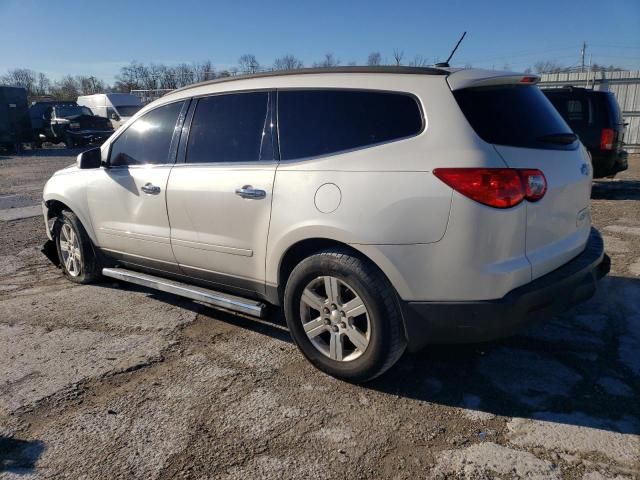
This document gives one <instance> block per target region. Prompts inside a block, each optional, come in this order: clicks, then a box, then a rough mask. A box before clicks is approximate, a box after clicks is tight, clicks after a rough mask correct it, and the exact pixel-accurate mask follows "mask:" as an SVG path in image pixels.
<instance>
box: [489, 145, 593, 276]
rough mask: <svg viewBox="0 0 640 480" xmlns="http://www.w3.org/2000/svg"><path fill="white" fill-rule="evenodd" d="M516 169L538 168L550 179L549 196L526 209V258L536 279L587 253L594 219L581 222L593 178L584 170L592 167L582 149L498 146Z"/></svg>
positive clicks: (588, 202) (527, 204)
mask: <svg viewBox="0 0 640 480" xmlns="http://www.w3.org/2000/svg"><path fill="white" fill-rule="evenodd" d="M496 150H497V151H498V153H499V154H500V156H502V158H504V160H505V162H506V163H507V164H508V165H509V166H510V167H513V168H537V169H540V170H542V172H543V173H544V176H545V177H546V179H547V193H546V194H545V196H544V197H543V198H542V199H541V200H540V201H538V202H535V203H534V202H526V203H525V205H526V206H527V247H526V252H527V257H528V258H529V260H530V261H531V266H532V274H533V279H536V278H538V277H541V276H542V275H544V274H546V273H549V272H551V271H552V270H555V269H556V268H558V267H559V266H561V265H563V264H565V263H566V262H568V261H569V260H571V259H572V258H573V257H575V256H577V255H578V254H579V253H580V252H582V251H583V250H584V247H585V245H586V243H587V239H588V238H589V232H590V230H591V219H590V218H587V219H583V220H579V218H578V217H579V214H580V213H581V212H583V210H585V209H588V208H589V205H590V198H591V180H592V178H591V174H589V175H585V174H584V173H583V172H582V171H581V167H582V166H583V165H585V164H589V158H588V156H587V154H586V152H585V150H584V148H583V147H582V146H580V147H579V148H578V149H576V150H568V151H567V150H537V149H532V148H518V147H505V146H496Z"/></svg>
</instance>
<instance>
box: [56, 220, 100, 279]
mask: <svg viewBox="0 0 640 480" xmlns="http://www.w3.org/2000/svg"><path fill="white" fill-rule="evenodd" d="M53 236H54V239H55V242H56V249H57V251H58V258H59V259H60V266H61V268H62V272H63V273H64V276H65V277H67V278H68V279H69V280H71V281H72V282H75V283H83V284H84V283H91V282H93V281H95V280H97V279H98V278H100V275H101V274H100V272H101V268H100V261H99V258H98V256H97V254H96V250H95V248H94V246H93V242H92V241H91V239H90V238H89V235H88V234H87V231H86V230H85V229H84V227H83V226H82V223H80V220H78V217H77V216H76V214H75V213H73V212H71V211H70V210H64V211H63V212H62V213H61V214H60V215H59V216H58V218H57V219H56V221H55V223H54V225H53Z"/></svg>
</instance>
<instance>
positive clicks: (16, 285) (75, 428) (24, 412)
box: [0, 149, 640, 480]
mask: <svg viewBox="0 0 640 480" xmlns="http://www.w3.org/2000/svg"><path fill="white" fill-rule="evenodd" d="M77 153H78V152H70V151H67V150H62V149H59V150H43V151H41V152H31V153H29V152H27V153H26V154H25V155H24V156H21V157H7V156H4V157H2V156H0V218H5V220H0V240H1V241H0V478H1V479H18V478H20V479H23V478H25V479H28V478H56V479H58V478H73V479H81V478H87V479H102V478H104V479H116V478H145V479H147V478H148V479H151V478H153V479H168V478H222V479H252V478H274V479H279V480H282V479H286V478H319V479H322V478H393V479H395V478H397V479H403V478H411V479H415V478H496V477H498V478H514V477H529V478H569V479H585V480H596V479H601V478H620V479H624V478H640V401H639V398H640V156H632V157H631V158H630V170H629V171H628V172H625V173H624V174H621V175H619V176H618V177H617V178H616V179H615V180H613V181H611V180H603V181H597V182H595V184H594V189H593V221H594V224H595V225H596V226H597V227H598V228H599V229H600V230H601V232H602V233H603V235H604V236H605V243H606V249H607V252H608V253H609V255H610V256H611V258H612V271H611V274H610V275H609V276H608V277H607V278H606V279H605V280H603V281H602V283H601V288H600V290H599V293H598V294H597V295H596V296H595V297H594V298H593V299H592V300H590V301H589V302H588V303H586V304H583V305H581V306H579V307H577V308H575V309H573V310H571V311H569V312H567V313H566V314H563V315H560V316H557V317H555V318H549V319H548V321H546V322H545V323H542V324H538V325H536V326H534V327H532V328H531V329H530V330H529V331H527V332H525V333H524V334H521V335H519V336H517V337H513V338H510V339H508V340H504V341H500V342H495V343H491V344H481V345H467V346H456V347H451V346H449V347H434V348H430V349H428V350H427V351H425V352H422V353H420V354H418V355H405V356H404V357H403V358H402V359H401V361H400V362H399V363H398V364H397V365H396V366H395V367H394V368H393V369H392V370H391V371H389V372H388V373H387V374H386V375H384V376H383V377H382V378H380V379H378V380H376V381H374V382H373V383H370V384H367V385H366V386H354V385H350V384H347V383H343V382H340V381H338V380H335V379H333V378H330V377H328V376H325V375H323V374H321V373H320V372H318V371H317V370H315V369H314V368H313V367H312V366H311V365H310V364H309V363H308V362H307V361H305V360H304V359H303V357H302V355H300V354H299V353H298V352H297V350H296V348H295V346H294V345H293V344H292V343H291V341H290V340H289V336H288V333H287V331H286V328H285V327H284V326H283V323H282V320H281V318H280V316H279V314H278V313H277V312H274V314H273V315H272V318H270V319H269V320H268V321H256V320H251V319H248V318H244V317H242V316H238V315H232V314H227V313H223V312H220V311H218V310H215V309H213V308H210V307H207V306H206V305H202V304H198V303H195V302H191V301H188V300H183V299H180V298H178V297H174V296H170V295H165V294H160V293H156V292H153V291H150V290H145V289H142V288H135V287H127V286H124V285H118V284H116V283H102V284H97V285H91V286H78V285H74V284H71V283H70V282H67V281H65V280H64V279H63V278H62V276H61V274H60V272H59V270H57V269H56V268H55V267H53V266H52V265H51V264H49V263H48V261H47V260H46V258H45V257H44V256H43V255H42V254H41V253H40V252H39V249H40V247H41V246H42V244H43V243H44V241H45V233H44V227H43V221H42V218H41V217H40V216H29V215H33V213H32V211H31V210H29V208H31V209H33V208H34V205H35V206H36V207H37V205H38V204H39V202H40V192H41V190H42V186H43V184H44V182H45V180H46V178H47V177H48V176H49V175H50V174H51V172H53V171H54V170H56V169H58V168H61V167H64V166H66V165H68V164H70V163H72V162H73V160H74V158H73V155H74V154H77ZM16 209H23V210H16ZM15 212H23V213H20V214H19V215H15ZM3 214H4V217H3ZM16 216H17V217H20V216H26V218H21V219H14V220H11V218H14V217H16Z"/></svg>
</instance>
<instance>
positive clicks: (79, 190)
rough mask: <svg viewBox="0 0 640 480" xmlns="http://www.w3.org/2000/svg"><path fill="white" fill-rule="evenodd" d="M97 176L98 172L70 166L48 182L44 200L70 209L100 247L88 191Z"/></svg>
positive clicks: (55, 174) (43, 193)
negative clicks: (90, 210) (89, 185)
mask: <svg viewBox="0 0 640 480" xmlns="http://www.w3.org/2000/svg"><path fill="white" fill-rule="evenodd" d="M97 174H98V170H80V169H78V167H77V166H76V165H75V164H74V165H70V166H69V167H67V168H64V169H62V170H59V171H57V172H56V173H54V174H53V176H52V177H51V178H50V179H49V180H48V181H47V183H46V184H45V186H44V190H43V192H42V198H43V199H44V200H45V201H50V200H57V201H59V202H62V203H63V204H65V205H66V206H67V207H69V209H70V210H71V211H73V213H75V214H76V215H77V217H78V218H79V219H80V222H81V223H82V225H83V226H84V228H85V230H86V231H87V234H88V235H89V237H90V238H91V240H92V241H93V242H94V243H95V244H96V245H99V243H98V238H97V236H96V234H95V231H94V228H93V223H92V222H91V214H90V212H89V205H88V203H87V189H86V187H87V183H88V182H89V181H90V180H91V178H92V177H93V176H95V175H97ZM45 219H46V217H45Z"/></svg>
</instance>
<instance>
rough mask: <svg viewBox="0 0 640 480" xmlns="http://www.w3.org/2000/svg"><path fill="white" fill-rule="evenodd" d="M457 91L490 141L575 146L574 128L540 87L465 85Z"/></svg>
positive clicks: (529, 145) (544, 146) (474, 123)
mask: <svg viewBox="0 0 640 480" xmlns="http://www.w3.org/2000/svg"><path fill="white" fill-rule="evenodd" d="M453 95H454V97H455V99H456V101H457V102H458V105H459V106H460V109H461V110H462V112H463V113H464V115H465V117H466V118H467V120H468V121H469V123H470V124H471V126H472V127H473V129H474V130H475V132H476V133H477V134H478V136H480V138H482V139H483V140H484V141H486V142H488V143H493V144H496V145H507V146H513V147H525V148H542V149H554V150H557V149H561V150H566V149H573V148H576V146H577V142H575V141H573V142H567V141H565V139H566V138H571V136H572V134H573V132H572V131H571V129H570V128H569V126H568V125H567V123H566V122H565V121H564V119H563V118H562V116H561V115H560V114H559V113H558V111H557V110H556V109H555V108H554V106H553V105H552V104H551V102H550V101H549V100H548V99H547V98H546V97H545V95H544V94H543V93H542V92H541V91H540V89H539V88H538V87H535V86H525V85H500V86H496V87H482V88H465V89H462V90H456V91H454V92H453Z"/></svg>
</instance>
